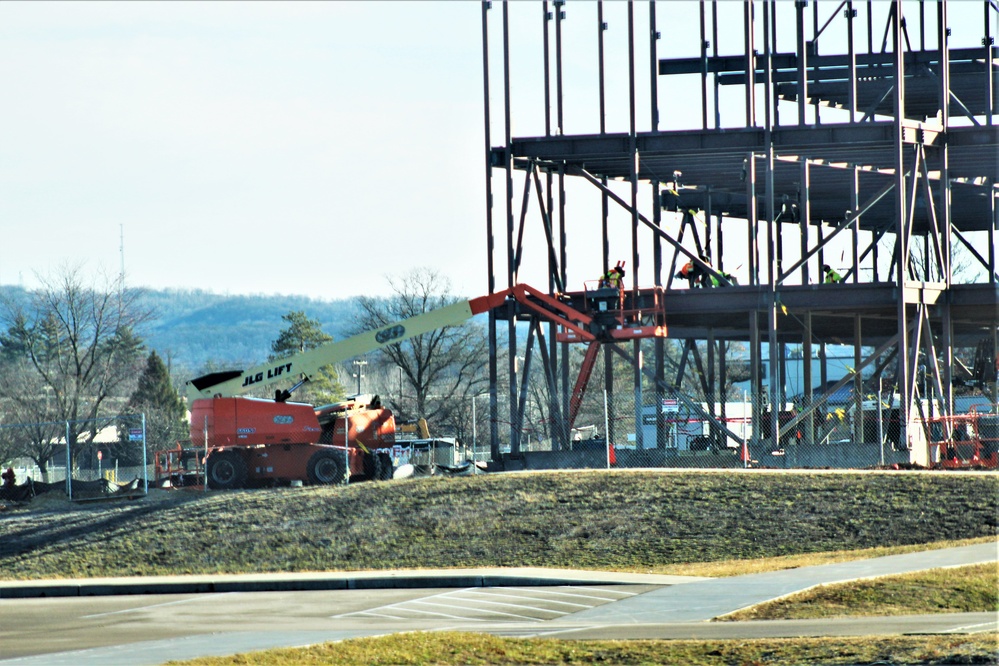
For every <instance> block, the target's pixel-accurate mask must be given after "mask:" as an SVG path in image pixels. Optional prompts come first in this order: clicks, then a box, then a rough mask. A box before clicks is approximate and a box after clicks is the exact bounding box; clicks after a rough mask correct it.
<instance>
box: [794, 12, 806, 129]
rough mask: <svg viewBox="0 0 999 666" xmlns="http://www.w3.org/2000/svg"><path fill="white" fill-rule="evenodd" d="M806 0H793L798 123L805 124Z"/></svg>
mask: <svg viewBox="0 0 999 666" xmlns="http://www.w3.org/2000/svg"><path fill="white" fill-rule="evenodd" d="M806 4H808V3H807V2H806V0H794V9H795V12H796V19H797V20H796V21H795V34H796V38H797V41H796V47H795V49H796V51H797V56H798V125H804V124H805V105H806V104H807V103H808V53H807V46H806V41H805V5H806Z"/></svg>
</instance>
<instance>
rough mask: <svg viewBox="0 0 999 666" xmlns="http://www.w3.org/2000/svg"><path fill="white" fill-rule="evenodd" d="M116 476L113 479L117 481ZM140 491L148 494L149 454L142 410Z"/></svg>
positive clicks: (144, 414) (144, 417) (144, 416)
mask: <svg viewBox="0 0 999 666" xmlns="http://www.w3.org/2000/svg"><path fill="white" fill-rule="evenodd" d="M117 480H118V479H117V477H116V478H115V481H117ZM142 492H143V493H145V494H146V495H148V494H149V456H148V450H147V447H146V413H145V412H142Z"/></svg>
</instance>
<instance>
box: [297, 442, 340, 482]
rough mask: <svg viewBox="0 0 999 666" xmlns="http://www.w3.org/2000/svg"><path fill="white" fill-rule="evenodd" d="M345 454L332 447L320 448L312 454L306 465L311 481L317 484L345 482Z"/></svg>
mask: <svg viewBox="0 0 999 666" xmlns="http://www.w3.org/2000/svg"><path fill="white" fill-rule="evenodd" d="M344 471H345V470H344V461H343V454H342V453H340V452H339V451H334V450H331V449H320V450H319V451H316V452H315V453H313V454H312V457H311V458H309V463H308V465H307V466H306V473H307V474H308V475H309V482H310V483H312V484H313V485H317V486H332V485H334V484H337V483H343V476H344Z"/></svg>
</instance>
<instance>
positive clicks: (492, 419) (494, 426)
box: [482, 0, 499, 460]
mask: <svg viewBox="0 0 999 666" xmlns="http://www.w3.org/2000/svg"><path fill="white" fill-rule="evenodd" d="M490 4H491V3H490V1H489V0H483V2H482V94H483V104H482V108H483V120H484V124H485V132H484V134H485V156H486V159H485V167H486V168H485V172H486V173H485V176H486V183H485V185H486V272H487V279H488V282H489V285H488V286H489V293H490V294H492V293H494V292H495V291H496V268H495V265H494V263H493V259H494V254H495V236H494V233H493V160H492V139H491V133H490V124H491V115H490V112H489V106H490V97H489V18H488V14H489V7H490ZM488 316H489V319H488V335H489V396H490V397H489V428H490V431H489V448H490V454H491V455H490V457H491V458H492V459H493V460H498V459H499V429H498V428H499V426H498V423H499V419H498V412H499V406H498V402H497V395H496V384H497V379H498V378H499V368H498V360H497V356H498V353H497V351H498V350H497V347H498V344H497V341H498V335H499V331H498V330H497V327H496V313H495V312H494V311H493V310H490V311H489V315H488Z"/></svg>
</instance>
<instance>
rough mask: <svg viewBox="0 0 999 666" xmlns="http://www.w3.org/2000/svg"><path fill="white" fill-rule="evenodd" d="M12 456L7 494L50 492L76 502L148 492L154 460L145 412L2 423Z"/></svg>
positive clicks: (14, 496)
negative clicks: (75, 418)
mask: <svg viewBox="0 0 999 666" xmlns="http://www.w3.org/2000/svg"><path fill="white" fill-rule="evenodd" d="M0 438H2V440H3V442H4V445H5V449H4V450H5V451H7V452H8V453H9V455H10V456H11V458H12V460H11V461H10V462H9V463H8V469H7V470H6V471H5V474H7V476H5V477H4V488H3V493H2V494H3V496H4V497H5V498H7V499H12V500H25V499H30V498H31V497H32V496H34V495H39V494H43V493H45V492H48V491H59V492H65V494H66V496H67V497H68V498H69V499H71V500H74V501H82V500H90V499H101V498H108V497H114V496H136V495H144V494H145V493H146V492H147V489H148V481H149V465H148V464H149V462H150V461H149V460H148V457H147V450H146V432H145V417H144V416H143V415H142V414H128V415H117V416H111V417H107V418H101V419H90V420H80V421H56V422H48V423H19V424H9V425H3V426H0Z"/></svg>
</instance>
